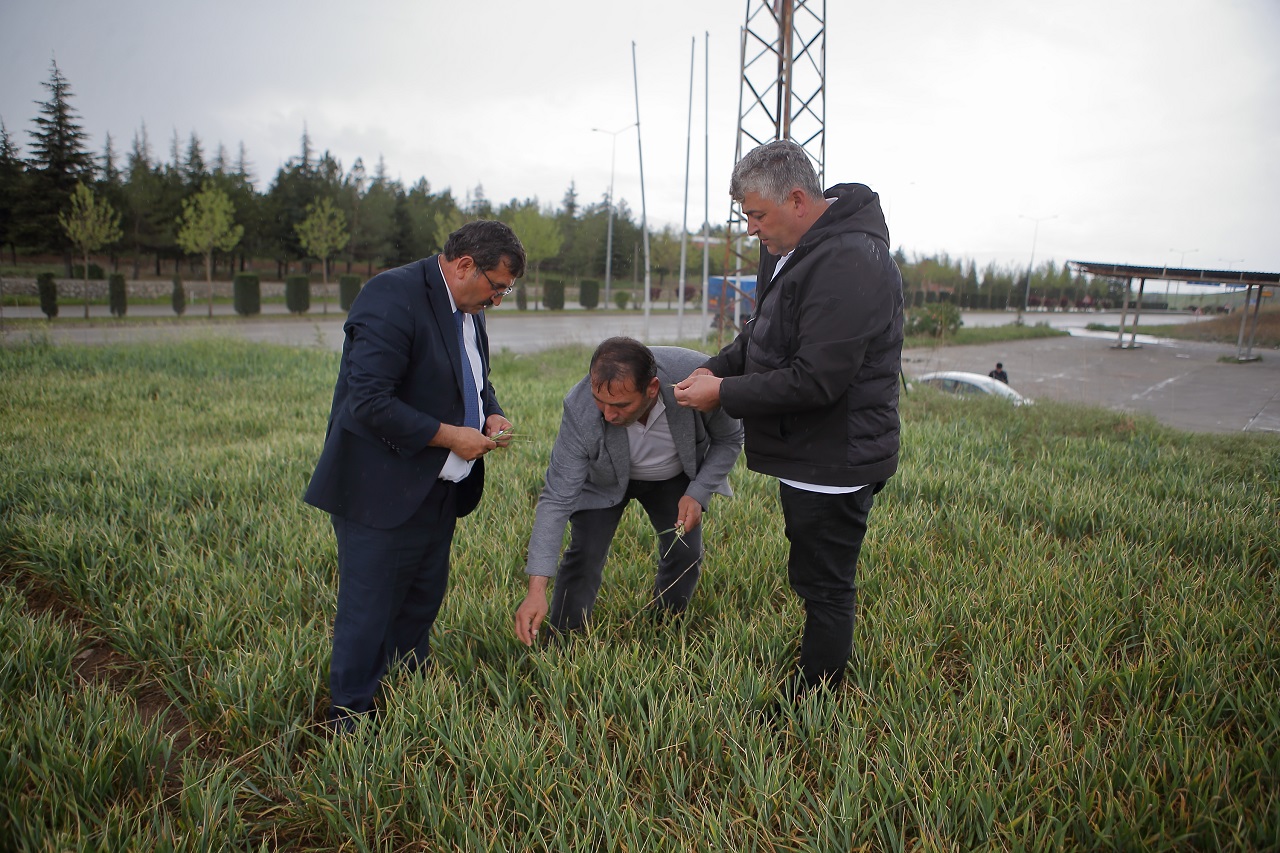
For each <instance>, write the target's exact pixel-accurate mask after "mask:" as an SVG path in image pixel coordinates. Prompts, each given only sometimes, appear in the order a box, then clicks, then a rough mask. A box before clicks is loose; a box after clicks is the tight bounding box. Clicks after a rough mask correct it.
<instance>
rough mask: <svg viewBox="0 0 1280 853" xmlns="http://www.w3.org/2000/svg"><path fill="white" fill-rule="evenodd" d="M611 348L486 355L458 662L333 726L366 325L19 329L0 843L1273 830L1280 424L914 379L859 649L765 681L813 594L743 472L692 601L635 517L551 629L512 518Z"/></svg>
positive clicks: (1256, 844) (617, 841)
mask: <svg viewBox="0 0 1280 853" xmlns="http://www.w3.org/2000/svg"><path fill="white" fill-rule="evenodd" d="M588 355H589V353H588V351H587V350H585V349H581V348H577V349H562V350H555V351H550V352H547V353H542V354H537V355H529V356H515V355H511V354H506V353H504V354H502V355H501V356H500V357H498V358H496V360H495V366H494V373H493V380H494V383H495V385H496V386H497V388H498V392H499V395H500V398H501V400H502V401H503V404H504V407H505V408H506V410H507V414H508V416H509V417H510V418H511V420H512V421H513V422H515V424H516V426H517V429H518V431H519V433H520V434H522V435H523V436H524V437H525V440H524V441H521V442H518V443H516V444H515V445H513V446H512V447H511V448H510V449H508V450H506V451H503V452H501V453H495V454H493V455H491V456H490V457H489V463H488V465H489V467H488V471H487V473H488V477H487V480H488V484H489V485H488V489H487V491H486V495H485V500H484V502H483V503H482V505H481V508H480V509H479V510H478V511H477V512H476V513H475V514H474V515H472V516H470V517H468V518H467V519H465V520H464V521H463V523H462V524H461V526H460V528H459V534H458V537H457V540H456V542H455V548H454V564H453V575H452V579H451V585H450V592H449V596H448V598H447V599H446V602H445V607H444V610H443V611H442V613H441V617H440V619H439V621H438V622H437V624H436V629H435V633H434V635H433V636H434V655H435V657H434V666H433V668H431V669H430V670H429V671H427V672H426V673H425V674H422V675H419V676H406V675H402V674H398V675H396V676H395V677H393V678H391V679H390V680H389V682H388V684H387V686H386V689H385V691H384V693H383V695H382V697H381V713H380V716H379V717H378V718H377V720H376V721H375V722H374V724H373V725H366V726H362V728H361V730H360V731H359V732H357V734H356V735H354V736H351V737H347V738H342V739H339V740H330V739H329V738H327V737H326V736H324V735H323V733H322V731H321V729H320V727H319V726H318V725H317V721H318V720H319V719H320V717H321V715H322V714H323V711H324V708H325V706H326V704H327V701H328V697H327V687H326V685H327V676H326V666H327V661H328V653H329V646H328V631H329V627H330V622H331V619H332V614H333V607H334V602H335V594H336V567H335V558H334V545H333V535H332V529H331V527H330V526H329V523H328V519H327V517H326V516H324V515H323V514H322V513H320V512H318V511H316V510H314V509H312V508H310V507H308V506H306V505H304V504H303V503H302V502H301V500H300V495H301V493H302V491H303V489H304V488H305V485H306V482H307V479H308V477H309V476H310V473H311V470H312V466H313V465H314V463H315V460H316V457H317V455H318V453H319V450H320V443H321V440H322V435H323V430H324V423H325V418H326V417H327V414H328V407H329V402H330V399H331V394H332V388H333V380H334V377H335V375H336V371H337V361H338V359H337V355H336V354H334V353H327V352H320V351H302V350H293V349H287V348H281V347H272V346H265V345H257V344H241V343H232V342H213V341H197V342H192V343H189V344H181V345H167V346H129V347H118V348H117V347H113V348H54V347H51V346H48V345H40V344H31V345H28V346H23V347H19V348H16V349H4V350H0V658H2V659H0V691H2V696H0V702H3V709H2V710H0V848H2V849H17V850H59V851H60V850H104V851H108V850H109V851H116V850H148V851H149V850H171V849H176V850H211V851H223V850H278V849H284V850H349V851H360V850H388V851H393V850H450V851H452V850H457V851H474V850H502V851H515V850H522V851H525V850H527V851H691V850H699V851H724V850H735V851H766V850H797V851H799V850H805V851H844V850H973V849H991V850H1050V849H1060V848H1075V849H1087V850H1097V849H1131V850H1132V849H1143V850H1202V849H1223V848H1226V849H1237V850H1244V849H1268V848H1269V849H1277V848H1280V608H1278V607H1277V603H1278V595H1277V579H1278V576H1277V563H1278V562H1280V440H1278V439H1277V438H1276V437H1274V436H1270V437H1268V436H1258V435H1248V434H1243V435H1229V436H1207V435H1190V434H1186V433H1181V432H1176V431H1172V430H1168V429H1165V428H1162V427H1160V426H1158V425H1157V424H1156V423H1155V422H1154V421H1151V420H1148V419H1144V418H1135V417H1132V416H1130V415H1126V414H1119V413H1113V412H1105V411H1101V410H1089V409H1081V408H1078V407H1074V408H1072V407H1065V406H1059V405H1054V404H1052V403H1044V402H1042V403H1037V404H1036V405H1035V406H1030V407H1024V408H1020V409H1014V408H1010V407H1008V406H1005V405H1003V404H1001V403H1000V402H999V401H995V400H992V401H988V402H984V401H977V400H959V399H953V398H948V397H943V396H941V395H939V394H934V393H930V392H928V390H927V389H921V390H916V391H913V392H912V393H911V394H910V395H908V396H907V397H906V398H904V401H903V410H902V411H903V421H904V433H903V453H902V466H901V469H900V471H899V473H898V475H897V476H896V477H895V478H894V479H893V480H892V481H891V482H890V484H889V486H888V487H887V488H886V489H885V491H884V492H883V493H882V494H881V496H880V497H879V498H878V500H877V505H876V510H875V511H874V513H873V515H872V523H871V532H870V534H869V536H868V539H867V543H866V546H865V547H864V549H863V561H862V564H861V567H860V570H859V577H860V611H859V621H858V625H857V630H856V640H855V642H856V648H855V654H854V659H853V661H852V663H851V668H850V672H849V678H848V682H847V684H846V686H845V687H844V688H843V689H841V690H840V691H838V692H836V693H835V694H833V695H818V696H814V697H811V698H808V699H806V700H804V701H803V702H802V703H801V704H800V705H799V706H798V707H796V708H795V709H794V712H793V713H791V714H790V715H787V716H784V717H782V718H777V719H774V720H772V721H771V720H770V719H768V718H766V717H764V716H762V715H760V714H758V713H757V710H758V709H759V708H761V707H762V706H764V705H766V704H767V703H769V702H770V701H771V700H772V699H773V698H775V695H776V693H775V691H776V685H777V683H778V681H779V679H780V678H781V676H782V675H783V674H785V673H787V672H788V671H789V670H790V668H791V667H792V666H793V665H794V659H795V655H796V650H797V642H798V633H799V627H800V624H801V618H802V612H801V608H800V606H799V605H798V603H797V601H796V599H795V597H794V596H793V595H792V594H791V592H790V590H789V589H788V588H787V585H786V575H785V557H786V543H785V540H784V538H783V535H782V524H781V515H780V509H779V507H778V503H777V494H776V489H777V487H776V484H775V483H774V482H773V481H771V480H768V479H766V478H763V477H760V476H757V475H755V474H753V473H751V472H748V471H747V470H746V469H745V466H743V465H742V464H741V463H740V464H739V467H738V468H737V470H735V471H734V473H733V475H732V485H733V487H734V489H735V491H736V493H737V494H736V496H735V497H734V498H733V499H731V500H723V499H717V500H716V501H715V502H714V503H713V505H712V509H711V512H710V513H708V515H707V517H706V519H705V524H706V528H705V529H706V541H707V557H706V564H705V569H704V575H703V580H702V582H701V584H700V586H699V589H698V592H697V595H696V597H695V600H694V603H693V605H692V607H691V610H690V612H689V614H688V616H687V618H686V619H684V620H682V621H679V622H677V623H675V624H665V625H664V624H658V623H656V622H655V621H654V620H651V619H650V618H649V614H648V611H646V609H645V604H646V601H647V597H648V592H649V590H650V587H651V584H652V575H653V565H654V555H655V550H656V543H655V537H654V536H653V534H652V531H651V530H650V529H649V527H648V524H647V521H646V520H645V519H644V518H643V515H642V513H641V512H640V511H639V509H638V508H636V507H633V508H632V509H630V510H629V511H628V514H627V516H626V518H625V519H624V522H623V526H622V528H621V529H620V532H619V536H618V539H617V540H616V542H615V546H614V551H613V555H612V557H611V561H610V564H609V567H608V569H607V572H606V580H605V587H604V589H603V591H602V594H601V598H600V601H599V605H598V607H597V610H596V615H595V624H594V628H593V630H592V632H591V633H590V634H589V635H588V636H585V637H583V638H581V639H579V640H577V641H575V642H571V643H568V644H564V645H557V646H552V647H547V648H538V649H532V650H531V649H526V648H525V647H524V646H522V645H520V644H519V643H518V642H517V641H516V640H515V638H514V635H513V632H512V628H511V620H512V615H513V613H514V610H515V607H516V606H517V604H518V603H519V601H520V599H521V598H522V597H523V595H524V589H525V576H524V574H523V553H524V549H525V544H526V540H527V537H528V534H529V529H530V526H531V524H532V517H533V509H534V505H535V503H536V501H537V495H538V491H539V489H540V486H541V482H542V474H543V471H544V469H545V466H546V461H547V457H548V455H549V453H550V449H551V444H552V441H553V440H554V438H555V432H556V429H557V427H558V424H559V418H560V398H561V397H562V396H563V394H564V392H565V391H566V390H567V388H568V387H569V386H570V385H571V384H572V383H573V382H575V381H576V380H577V379H578V378H579V377H580V376H581V375H582V373H583V372H584V370H585V365H586V362H587V358H588Z"/></svg>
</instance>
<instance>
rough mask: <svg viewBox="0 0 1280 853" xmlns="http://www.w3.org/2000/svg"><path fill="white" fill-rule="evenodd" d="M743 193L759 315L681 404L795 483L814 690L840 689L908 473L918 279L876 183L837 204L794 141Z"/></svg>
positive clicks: (748, 178)
mask: <svg viewBox="0 0 1280 853" xmlns="http://www.w3.org/2000/svg"><path fill="white" fill-rule="evenodd" d="M729 193H730V195H732V196H733V199H734V200H735V201H737V202H738V203H739V204H741V205H742V212H743V215H744V216H745V217H746V220H747V233H749V234H751V235H752V236H755V237H758V238H759V239H760V244H761V246H762V248H763V251H761V253H760V268H759V274H758V276H757V303H756V310H755V313H754V315H753V316H752V318H751V319H750V320H748V321H747V323H746V325H745V326H744V327H743V330H742V333H741V334H739V335H738V337H737V338H736V339H735V340H734V341H733V342H732V343H730V344H729V345H728V346H726V347H725V348H724V349H722V350H721V351H720V353H719V354H718V355H716V356H714V357H713V358H711V359H710V360H709V361H708V362H707V363H706V365H704V366H703V367H700V368H698V369H697V370H695V371H694V372H693V374H691V375H690V376H689V378H688V379H686V380H684V381H683V382H681V383H679V384H678V385H677V386H676V400H677V401H678V402H679V403H680V404H681V405H684V406H691V407H693V408H696V409H699V410H703V411H705V410H707V409H710V408H713V407H715V406H717V405H718V406H720V407H722V408H723V409H724V411H725V413H726V414H728V415H730V416H731V417H735V418H741V419H742V423H743V427H744V428H745V430H746V443H745V451H746V457H747V467H749V468H751V470H753V471H759V472H760V473H762V474H768V475H770V476H773V477H777V478H778V480H779V495H780V498H781V503H782V512H783V518H784V521H785V523H786V536H787V540H788V541H789V543H790V554H789V556H788V561H787V573H788V578H789V580H790V583H791V588H792V589H793V590H795V592H796V594H797V595H798V596H800V598H802V599H803V600H804V603H805V627H804V636H803V639H802V640H801V645H800V672H799V673H798V676H797V678H796V680H795V681H794V682H793V683H792V684H791V685H790V686H789V687H788V689H787V692H788V693H793V692H794V693H798V692H802V691H804V690H806V689H808V688H810V687H813V686H817V685H827V686H835V685H837V684H839V683H840V681H841V680H842V679H843V677H844V670H845V666H846V665H847V664H848V661H849V657H850V655H851V654H852V652H853V623H854V615H855V610H856V606H857V590H856V586H855V583H854V576H855V573H856V571H857V565H858V554H859V552H860V550H861V548H862V540H863V537H864V535H865V534H866V529H867V517H868V515H869V514H870V512H871V506H872V503H873V499H874V496H875V494H876V493H877V492H879V491H880V489H881V488H883V487H884V484H885V481H886V480H888V479H889V477H890V476H891V475H892V474H893V473H894V471H896V470H897V467H898V436H899V422H898V372H899V368H900V366H901V361H902V277H901V274H900V273H899V271H898V267H897V264H895V263H894V260H893V257H892V256H891V255H890V254H889V230H888V227H887V226H886V225H885V221H884V214H883V213H882V212H881V210H880V201H879V197H878V196H877V195H876V194H875V193H873V192H872V191H871V190H870V189H868V188H867V187H865V186H863V185H861V184H838V185H836V186H834V187H832V188H831V189H830V190H828V191H827V192H826V193H825V194H824V193H823V192H822V188H821V186H820V185H819V184H818V176H817V174H816V172H815V171H814V169H813V165H812V164H811V162H810V160H809V157H808V155H807V154H805V152H804V150H803V149H802V148H801V147H800V146H798V145H796V144H795V143H793V142H790V141H786V140H783V141H777V142H771V143H768V144H766V145H762V146H760V147H759V148H756V149H755V150H754V151H751V152H750V153H749V154H747V155H746V156H745V157H743V158H742V160H741V161H740V162H739V163H738V165H737V166H735V167H734V170H733V177H732V180H731V181H730V185H729Z"/></svg>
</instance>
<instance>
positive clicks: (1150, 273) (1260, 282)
mask: <svg viewBox="0 0 1280 853" xmlns="http://www.w3.org/2000/svg"><path fill="white" fill-rule="evenodd" d="M1067 263H1069V264H1070V265H1071V266H1073V267H1075V268H1076V270H1078V271H1079V272H1082V273H1087V274H1089V275H1098V276H1103V277H1105V278H1123V279H1126V280H1127V281H1128V286H1127V287H1125V290H1124V307H1123V308H1122V309H1121V311H1120V333H1119V335H1118V336H1117V337H1116V344H1115V348H1117V349H1126V348H1127V349H1133V348H1136V347H1137V346H1138V344H1137V343H1136V339H1137V336H1138V314H1139V313H1140V311H1141V309H1142V292H1143V290H1144V289H1145V287H1146V284H1147V279H1153V280H1155V281H1184V282H1188V283H1191V284H1203V285H1216V286H1220V287H1232V288H1241V287H1243V288H1246V292H1245V302H1244V304H1245V310H1244V311H1243V312H1241V314H1240V336H1239V338H1238V339H1237V340H1236V359H1237V360H1239V361H1252V360H1253V359H1254V358H1255V357H1256V356H1254V355H1253V341H1254V338H1255V336H1256V335H1257V333H1258V310H1259V309H1260V308H1261V307H1262V298H1263V296H1269V295H1270V294H1269V293H1265V292H1264V291H1263V288H1264V287H1266V286H1267V285H1276V284H1280V273H1275V272H1245V271H1243V270H1200V269H1187V268H1181V267H1142V266H1133V265H1130V264H1112V263H1100V262H1097V261H1067ZM1135 278H1136V279H1138V299H1137V303H1136V304H1135V305H1134V311H1133V327H1132V330H1131V332H1130V335H1129V343H1128V344H1127V345H1126V344H1125V342H1124V328H1125V317H1126V316H1127V315H1128V313H1129V291H1130V290H1132V289H1133V280H1134V279H1135ZM1255 286H1256V287H1257V288H1258V296H1257V298H1256V300H1254V303H1253V322H1252V329H1251V331H1250V332H1249V346H1248V348H1247V350H1246V348H1245V344H1244V329H1245V321H1246V320H1247V319H1248V317H1249V301H1250V300H1251V299H1253V288H1254V287H1255Z"/></svg>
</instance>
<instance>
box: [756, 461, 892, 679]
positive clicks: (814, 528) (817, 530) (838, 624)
mask: <svg viewBox="0 0 1280 853" xmlns="http://www.w3.org/2000/svg"><path fill="white" fill-rule="evenodd" d="M883 487H884V483H877V484H875V485H868V486H863V487H862V488H861V489H858V490H857V491H856V492H850V493H847V494H842V495H829V494H823V493H821V492H810V491H805V490H804V489H797V488H795V487H794V486H788V485H787V484H786V483H779V484H778V488H779V497H780V498H781V501H782V515H783V519H784V520H785V522H786V534H787V541H788V542H789V543H790V546H791V547H790V553H789V555H788V557H787V576H788V579H789V580H790V582H791V588H792V589H793V590H794V591H795V593H796V595H798V596H800V598H801V599H803V600H804V611H805V619H804V635H803V637H802V639H801V641H800V675H801V676H802V678H803V684H802V685H801V687H802V688H803V687H812V686H815V685H818V684H820V683H823V682H825V683H826V684H827V685H828V686H832V687H834V686H835V685H837V684H839V683H840V682H841V680H843V679H844V670H845V666H846V665H847V664H848V662H849V657H850V655H852V654H853V623H854V618H855V616H856V612H857V606H858V589H857V585H856V583H855V576H856V574H857V571H858V555H859V553H860V552H861V551H862V540H863V537H865V536H866V533H867V516H868V515H870V513H871V506H872V504H873V503H874V502H875V495H876V492H878V491H880V489H881V488H883Z"/></svg>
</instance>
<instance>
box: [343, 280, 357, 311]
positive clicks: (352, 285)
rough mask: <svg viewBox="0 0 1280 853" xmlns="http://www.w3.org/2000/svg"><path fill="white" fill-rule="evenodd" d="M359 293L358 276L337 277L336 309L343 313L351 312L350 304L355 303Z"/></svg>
mask: <svg viewBox="0 0 1280 853" xmlns="http://www.w3.org/2000/svg"><path fill="white" fill-rule="evenodd" d="M359 292H360V276H358V275H351V274H348V275H343V276H339V277H338V307H339V308H341V309H342V310H343V311H350V310H351V303H352V302H355V301H356V294H357V293H359Z"/></svg>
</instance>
